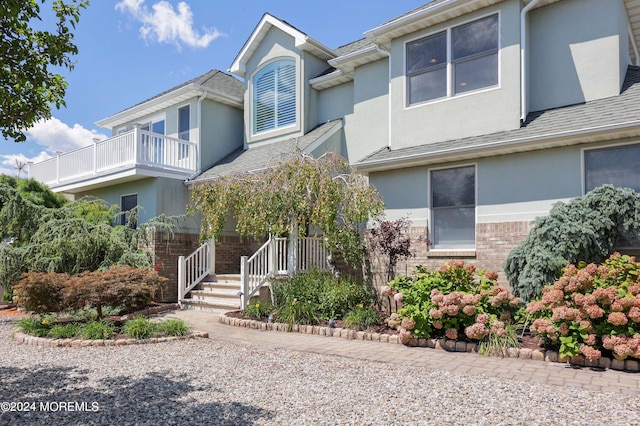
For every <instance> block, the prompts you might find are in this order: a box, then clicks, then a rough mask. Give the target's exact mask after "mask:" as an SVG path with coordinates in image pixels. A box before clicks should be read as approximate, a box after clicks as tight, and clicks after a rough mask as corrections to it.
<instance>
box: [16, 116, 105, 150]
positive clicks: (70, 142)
mask: <svg viewBox="0 0 640 426" xmlns="http://www.w3.org/2000/svg"><path fill="white" fill-rule="evenodd" d="M27 137H28V138H29V139H30V140H32V141H34V142H35V143H37V144H38V145H42V146H43V147H45V148H46V149H47V150H48V151H50V152H55V151H63V152H68V151H73V150H75V149H78V148H82V147H83V146H87V145H91V144H92V143H93V139H96V138H97V139H100V140H102V139H106V138H107V135H104V134H102V133H98V132H97V131H96V130H89V129H85V128H84V127H82V126H81V125H79V124H77V123H76V124H74V125H73V127H69V126H68V125H67V124H66V123H63V122H62V121H60V120H58V119H57V118H55V117H52V118H51V119H49V120H41V121H39V122H37V123H36V124H35V125H34V126H33V127H32V128H30V129H29V130H27Z"/></svg>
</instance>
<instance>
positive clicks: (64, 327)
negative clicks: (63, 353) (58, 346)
mask: <svg viewBox="0 0 640 426" xmlns="http://www.w3.org/2000/svg"><path fill="white" fill-rule="evenodd" d="M81 333H82V325H81V324H78V323H75V322H71V323H67V324H56V325H54V326H53V327H51V329H50V330H49V334H48V336H49V337H52V338H54V339H70V338H72V337H77V336H79V335H80V334H81Z"/></svg>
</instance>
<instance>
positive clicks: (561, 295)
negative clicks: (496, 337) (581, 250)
mask: <svg viewBox="0 0 640 426" xmlns="http://www.w3.org/2000/svg"><path fill="white" fill-rule="evenodd" d="M639 273H640V263H638V262H636V259H635V258H633V257H629V256H622V255H620V254H619V253H614V254H613V255H612V256H610V257H609V259H607V260H606V261H605V262H604V263H603V264H601V265H596V264H593V263H592V264H589V265H584V264H581V265H578V266H575V265H569V266H568V267H567V268H565V271H564V274H563V275H562V277H560V278H559V279H558V280H557V281H556V282H555V283H554V284H553V285H551V286H546V287H544V288H543V290H542V297H541V299H540V300H536V301H532V302H530V303H529V304H528V305H527V312H529V314H531V315H532V316H533V317H534V318H535V320H534V321H533V323H532V324H531V330H532V331H533V332H534V333H537V334H539V335H540V336H542V337H544V338H545V339H546V340H547V342H548V343H549V344H550V345H551V346H552V347H559V350H560V354H561V355H562V356H575V355H578V354H582V355H584V356H585V358H587V359H588V360H590V361H594V360H597V359H599V358H600V357H601V356H602V351H610V352H611V354H612V355H613V356H614V357H616V358H618V359H625V358H627V357H634V358H638V359H640V334H639V333H640V281H639V280H638V274H639Z"/></svg>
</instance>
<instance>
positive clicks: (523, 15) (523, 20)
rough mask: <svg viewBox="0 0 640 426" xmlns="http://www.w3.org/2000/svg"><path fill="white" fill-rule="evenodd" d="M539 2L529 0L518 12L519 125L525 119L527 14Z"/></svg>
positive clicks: (526, 108) (526, 95) (526, 100)
mask: <svg viewBox="0 0 640 426" xmlns="http://www.w3.org/2000/svg"><path fill="white" fill-rule="evenodd" d="M539 2H540V0H531V2H529V4H527V5H526V6H525V7H524V8H523V9H522V11H521V12H520V102H521V103H520V123H521V124H522V123H524V122H525V120H526V119H527V114H528V113H529V111H528V106H527V104H528V98H527V97H528V94H529V91H528V89H527V79H528V75H527V13H528V12H529V11H530V10H531V9H533V8H534V7H535V6H536V5H537V4H538V3H539Z"/></svg>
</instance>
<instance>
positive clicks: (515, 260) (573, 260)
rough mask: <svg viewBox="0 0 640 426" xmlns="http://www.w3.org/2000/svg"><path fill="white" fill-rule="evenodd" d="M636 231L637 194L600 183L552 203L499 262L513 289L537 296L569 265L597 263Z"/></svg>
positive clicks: (639, 218) (639, 229)
mask: <svg viewBox="0 0 640 426" xmlns="http://www.w3.org/2000/svg"><path fill="white" fill-rule="evenodd" d="M638 236H640V194H638V193H637V192H635V191H633V190H632V189H629V188H616V187H614V186H611V185H604V186H601V187H599V188H596V189H594V190H593V191H591V192H588V193H587V194H585V195H584V196H582V197H578V198H575V199H573V200H571V201H570V202H569V203H567V204H565V203H556V204H555V205H554V206H553V208H552V209H551V212H550V213H549V215H548V216H546V217H542V218H538V219H537V220H536V223H535V225H534V227H533V229H532V230H531V232H530V233H529V235H528V236H527V238H526V239H525V240H524V241H523V242H522V243H520V244H519V245H518V246H517V247H516V248H514V249H513V250H512V251H511V253H510V254H509V256H508V257H507V259H506V260H505V263H504V271H505V273H506V275H507V279H508V280H509V282H510V283H511V286H512V289H513V293H514V294H515V295H516V296H518V297H520V298H521V299H523V300H525V301H529V300H532V299H534V298H536V297H538V296H539V295H540V294H541V292H542V287H543V286H544V285H547V284H551V283H553V282H554V281H555V280H556V279H557V278H558V277H559V276H560V274H561V273H562V269H563V268H564V267H566V266H567V265H569V264H578V263H579V262H586V263H591V262H594V263H599V262H602V261H603V260H604V259H606V258H607V257H608V256H609V255H611V254H612V253H613V252H614V251H615V250H616V248H617V247H621V246H625V245H629V244H630V242H631V241H633V240H636V241H637V239H638Z"/></svg>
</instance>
